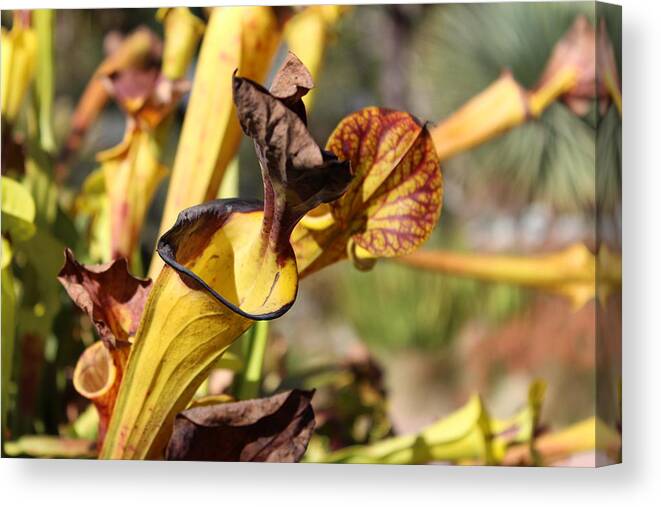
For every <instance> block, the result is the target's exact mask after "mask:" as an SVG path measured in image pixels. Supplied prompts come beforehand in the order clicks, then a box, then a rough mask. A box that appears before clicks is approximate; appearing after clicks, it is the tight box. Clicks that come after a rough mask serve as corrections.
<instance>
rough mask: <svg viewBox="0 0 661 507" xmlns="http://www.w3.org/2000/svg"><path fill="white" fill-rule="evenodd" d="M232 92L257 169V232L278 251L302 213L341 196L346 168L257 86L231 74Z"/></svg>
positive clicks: (346, 182)
mask: <svg viewBox="0 0 661 507" xmlns="http://www.w3.org/2000/svg"><path fill="white" fill-rule="evenodd" d="M233 90H234V102H235V104H236V109H237V113H238V116H239V123H240V124H241V128H242V129H243V131H244V133H245V134H246V135H248V136H250V137H251V138H252V139H253V140H254V143H255V151H256V152H257V158H258V159H259V164H260V167H261V169H262V178H263V179H264V229H263V231H262V233H263V234H265V235H266V236H267V237H268V239H269V245H271V247H275V248H276V249H281V248H282V247H284V246H285V245H288V244H289V235H290V233H291V231H292V230H293V228H294V226H295V225H296V223H297V222H298V221H299V220H300V219H301V217H302V216H303V215H304V214H305V213H307V212H308V211H310V210H311V209H313V208H314V207H316V206H318V205H319V204H321V203H325V202H330V201H333V200H335V199H337V198H338V197H339V196H340V195H342V193H344V191H345V190H346V188H347V186H348V185H349V183H350V181H351V169H350V164H349V162H348V161H340V160H339V159H338V158H337V157H336V156H335V155H334V154H332V153H329V152H325V151H323V150H322V149H321V148H320V147H319V145H318V144H317V143H316V142H315V140H314V139H313V138H312V135H311V134H310V132H309V131H308V129H307V127H306V125H305V123H304V122H303V121H302V120H301V118H300V117H299V115H298V114H297V113H296V112H295V111H292V110H291V109H290V108H289V107H288V105H287V104H286V103H285V102H283V101H282V100H280V99H278V98H276V97H274V96H273V95H272V94H271V93H270V92H269V91H268V90H266V89H265V88H263V87H262V86H260V85H259V84H257V83H255V82H253V81H251V80H249V79H245V78H240V77H236V76H235V77H234V83H233Z"/></svg>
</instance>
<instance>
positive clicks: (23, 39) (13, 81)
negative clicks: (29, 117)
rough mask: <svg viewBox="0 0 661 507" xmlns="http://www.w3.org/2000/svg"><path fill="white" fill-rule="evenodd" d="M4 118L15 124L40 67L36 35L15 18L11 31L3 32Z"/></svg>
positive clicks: (3, 30) (18, 17)
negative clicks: (37, 67)
mask: <svg viewBox="0 0 661 507" xmlns="http://www.w3.org/2000/svg"><path fill="white" fill-rule="evenodd" d="M1 39H2V44H1V46H0V47H1V50H2V89H1V93H2V118H3V120H5V121H7V122H9V123H13V122H14V121H15V120H16V117H17V116H18V113H19V111H20V108H21V104H23V100H24V99H25V95H26V93H27V91H28V88H29V86H30V83H31V82H32V79H33V77H34V73H35V68H36V64H37V35H36V34H35V32H34V30H33V29H32V28H29V27H27V26H24V25H23V23H22V22H21V20H20V16H15V17H14V25H13V27H12V29H11V30H6V29H5V28H4V27H3V28H2V35H1Z"/></svg>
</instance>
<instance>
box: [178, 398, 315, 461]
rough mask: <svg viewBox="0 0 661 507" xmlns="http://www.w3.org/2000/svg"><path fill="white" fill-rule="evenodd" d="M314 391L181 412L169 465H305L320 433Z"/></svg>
mask: <svg viewBox="0 0 661 507" xmlns="http://www.w3.org/2000/svg"><path fill="white" fill-rule="evenodd" d="M313 394H314V391H301V390H298V389H294V390H292V391H288V392H284V393H281V394H277V395H275V396H271V397H269V398H262V399H256V400H247V401H239V402H236V403H222V404H218V405H212V406H204V407H196V408H191V409H189V410H186V411H184V412H181V413H179V414H178V415H177V418H176V419H175V422H174V431H173V434H172V438H171V439H170V443H169V444H168V448H167V453H166V457H167V459H169V460H200V461H269V462H279V463H294V462H297V461H299V460H300V459H301V458H302V457H303V454H304V453H305V450H306V448H307V445H308V441H309V440H310V437H311V436H312V431H313V429H314V412H313V410H312V405H311V404H310V401H311V399H312V395H313Z"/></svg>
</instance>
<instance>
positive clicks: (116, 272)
mask: <svg viewBox="0 0 661 507" xmlns="http://www.w3.org/2000/svg"><path fill="white" fill-rule="evenodd" d="M64 256H65V263H64V267H63V268H62V269H61V270H60V272H59V273H58V276H57V278H58V280H59V281H60V283H61V284H62V285H63V286H64V288H65V289H66V291H67V293H68V294H69V296H70V297H71V299H72V300H73V302H74V303H75V304H76V306H78V307H79V308H80V309H81V310H83V311H84V312H85V313H87V314H88V315H89V317H90V319H92V323H93V324H94V326H95V327H96V330H97V332H98V333H99V336H100V338H101V339H102V340H103V342H104V343H105V344H106V346H108V348H110V349H111V350H112V349H114V348H116V347H118V346H120V345H123V344H124V345H126V344H128V342H129V338H130V337H131V336H133V335H134V334H135V333H136V331H137V330H138V324H139V323H140V318H141V316H142V310H143V308H144V306H145V301H146V300H147V294H148V293H149V290H150V289H151V280H143V279H140V278H136V277H134V276H133V275H131V273H129V271H128V264H127V262H126V259H117V260H115V261H113V262H110V263H108V264H101V265H96V266H84V265H82V264H80V263H79V262H78V261H76V259H75V257H74V255H73V252H72V251H71V250H69V249H68V248H67V249H66V250H65V252H64Z"/></svg>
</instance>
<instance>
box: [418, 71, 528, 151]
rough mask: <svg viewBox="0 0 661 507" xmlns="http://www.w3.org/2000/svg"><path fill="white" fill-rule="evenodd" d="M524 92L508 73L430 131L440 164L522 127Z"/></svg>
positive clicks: (525, 111) (524, 106) (525, 107)
mask: <svg viewBox="0 0 661 507" xmlns="http://www.w3.org/2000/svg"><path fill="white" fill-rule="evenodd" d="M525 95H526V91H525V90H524V89H523V88H522V87H521V85H519V84H518V83H517V82H516V81H515V80H514V78H513V77H512V74H511V73H510V72H504V73H503V74H502V75H501V76H500V77H499V78H498V79H497V80H496V81H495V82H494V83H493V84H491V85H490V86H489V87H488V88H487V89H486V90H484V91H483V92H482V93H480V94H479V95H477V96H476V97H474V98H472V99H471V100H470V101H468V103H466V105H464V106H463V107H461V109H459V110H458V111H457V112H456V113H453V114H452V115H451V116H450V117H449V118H447V119H446V120H444V121H442V122H441V123H439V124H438V125H436V126H435V127H432V128H431V130H430V133H431V136H432V139H433V141H434V145H435V146H436V153H437V154H438V158H439V159H440V160H441V161H443V160H445V159H448V158H450V157H452V156H453V155H455V154H456V153H458V152H460V151H464V150H466V149H469V148H472V147H474V146H477V145H479V144H481V143H483V142H485V141H487V140H489V139H491V138H493V137H495V136H496V135H498V134H500V133H502V132H504V131H506V130H509V129H511V128H512V127H515V126H517V125H520V124H521V123H523V121H524V120H525V119H526V116H527V107H528V106H527V102H526V96H525Z"/></svg>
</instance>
